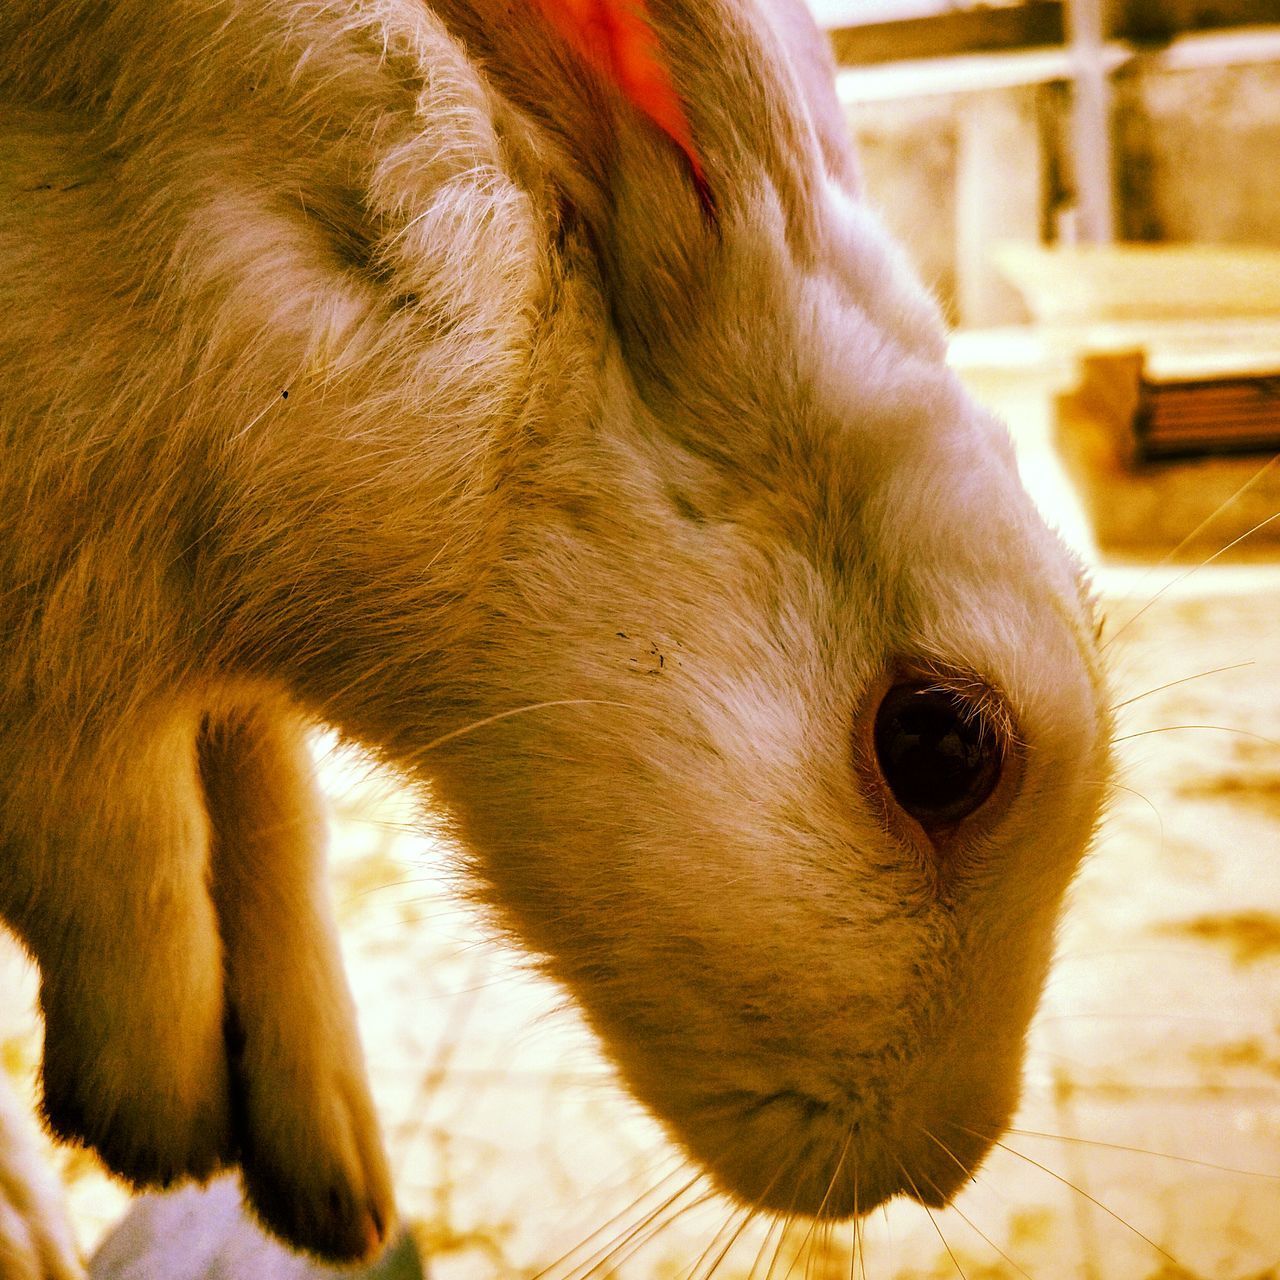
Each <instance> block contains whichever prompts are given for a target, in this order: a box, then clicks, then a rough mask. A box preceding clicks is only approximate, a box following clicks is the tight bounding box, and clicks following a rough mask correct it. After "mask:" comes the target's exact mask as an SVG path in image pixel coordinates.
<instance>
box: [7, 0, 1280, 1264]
mask: <svg viewBox="0 0 1280 1280" xmlns="http://www.w3.org/2000/svg"><path fill="white" fill-rule="evenodd" d="M814 3H815V12H816V13H817V16H818V18H819V20H820V22H821V23H822V24H823V25H824V26H825V27H827V28H829V29H830V32H831V37H832V41H833V45H834V48H835V50H836V55H837V60H838V62H839V65H840V72H839V83H838V87H839V93H840V97H841V101H842V103H843V104H844V106H845V108H846V111H847V113H848V119H849V124H850V128H851V130H852V132H853V134H854V136H855V138H856V140H857V143H858V146H859V148H860V151H861V154H862V158H863V165H864V172H865V179H866V186H867V190H868V197H869V199H870V200H871V201H872V202H873V203H874V204H875V205H876V206H877V207H878V208H879V209H880V210H881V211H882V213H883V216H884V218H885V220H886V221H887V223H888V224H889V225H890V227H891V228H892V229H893V230H894V232H895V233H896V234H897V235H898V236H899V237H900V238H901V239H902V241H903V242H904V243H905V244H906V246H907V248H908V251H909V252H910V254H911V255H912V256H913V258H914V260H915V262H916V264H917V266H918V267H919V269H920V271H921V273H922V274H923V275H924V277H925V279H926V280H927V281H928V283H929V284H930V285H931V287H932V288H933V289H934V290H935V291H936V293H937V295H938V297H939V298H940V299H941V301H942V303H943V306H944V307H945V309H946V311H947V313H948V316H949V318H950V320H951V321H952V323H953V324H954V325H955V326H956V333H955V337H954V340H953V344H952V359H953V361H954V363H955V365H956V367H957V369H958V370H959V371H960V372H961V374H962V376H963V377H964V378H965V379H966V380H967V381H968V382H969V383H970V385H971V386H972V387H973V389H974V390H975V392H976V393H977V394H978V395H979V396H980V397H982V398H984V399H986V400H987V401H989V402H990V403H991V404H992V405H994V406H995V407H996V408H997V409H998V410H999V411H1000V412H1001V413H1002V414H1003V415H1004V417H1005V418H1006V420H1007V421H1008V422H1009V424H1010V427H1011V430H1012V431H1013V434H1014V437H1015V440H1016V442H1017V445H1018V449H1019V453H1020V457H1021V460H1022V465H1023V469H1024V473H1025V476H1026V479H1027V483H1028V486H1029V487H1030V488H1031V490H1032V492H1033V494H1034V495H1035V497H1036V498H1037V500H1038V501H1039V502H1040V503H1041V505H1042V507H1043V508H1044V509H1045V511H1046V512H1047V514H1048V515H1049V518H1050V519H1051V521H1053V522H1054V523H1055V524H1056V525H1057V526H1058V527H1059V528H1060V529H1061V530H1062V531H1063V534H1064V536H1065V537H1066V538H1067V539H1068V541H1070V542H1071V543H1072V544H1073V545H1074V546H1075V547H1076V548H1077V549H1078V550H1079V552H1080V554H1081V555H1082V556H1083V557H1084V558H1085V559H1086V560H1087V561H1088V562H1089V564H1090V565H1091V567H1092V569H1093V571H1094V574H1095V580H1096V584H1097V588H1098V591H1099V593H1100V595H1101V597H1102V600H1103V605H1104V612H1105V614H1106V618H1107V626H1106V633H1105V641H1106V644H1107V653H1108V657H1109V659H1110V663H1111V667H1112V670H1113V676H1114V687H1115V690H1116V702H1117V704H1118V708H1119V711H1118V715H1119V721H1120V726H1121V727H1120V730H1119V733H1120V736H1121V744H1120V747H1121V760H1122V774H1121V779H1120V781H1121V786H1120V789H1119V790H1118V792H1117V796H1116V801H1115V804H1114V806H1113V808H1112V811H1111V813H1110V815H1109V817H1108V819H1107V821H1106V823H1105V826H1104V829H1103V831H1102V833H1101V835H1100V837H1099V839H1098V842H1097V845H1096V848H1095V851H1094V852H1093V854H1092V855H1091V856H1090V858H1089V859H1088V860H1087V862H1086V864H1085V866H1084V869H1083V871H1082V874H1081V876H1080V878H1079V881H1078V883H1077V885H1076V887H1075V891H1074V894H1073V900H1072V908H1071V911H1070V914H1069V916H1068V919H1067V922H1066V924H1065V926H1064V928H1063V930H1062V935H1061V945H1060V956H1059V960H1058V963H1057V966H1056V969H1055V972H1054V975H1053V977H1052V979H1051V981H1050V984H1049V988H1048V991H1047V994H1046V999H1045V1003H1044V1007H1043V1009H1042V1012H1041V1015H1040V1016H1039V1018H1038V1020H1037V1023H1036V1026H1035V1029H1034V1034H1033V1038H1032V1048H1031V1054H1030V1058H1029V1063H1028V1078H1027V1091H1026V1102H1025V1105H1024V1107H1023V1110H1022V1113H1021V1114H1020V1115H1019V1117H1018V1119H1017V1121H1016V1123H1015V1127H1014V1131H1013V1132H1012V1133H1011V1135H1010V1136H1009V1137H1008V1139H1007V1141H1006V1148H1007V1149H997V1150H996V1151H995V1152H994V1153H993V1155H992V1157H991V1159H990V1160H989V1162H988V1163H987V1165H986V1166H985V1167H984V1169H983V1170H982V1171H981V1173H980V1175H979V1176H978V1178H977V1179H976V1181H975V1183H974V1184H973V1185H972V1186H971V1187H970V1188H969V1189H968V1190H966V1191H965V1193H964V1194H963V1195H962V1196H961V1198H960V1199H959V1201H958V1202H957V1204H956V1205H955V1207H954V1208H952V1209H948V1210H946V1211H944V1212H940V1213H934V1214H932V1215H930V1214H928V1213H927V1212H926V1211H925V1210H924V1209H922V1208H920V1207H919V1206H916V1205H909V1204H895V1205H891V1206H890V1207H889V1208H888V1210H887V1211H886V1212H882V1213H877V1214H875V1215H873V1217H872V1218H871V1219H869V1220H868V1221H867V1222H866V1223H864V1224H863V1226H862V1227H861V1229H860V1231H859V1233H858V1239H857V1240H856V1242H855V1235H854V1231H853V1229H852V1228H850V1227H844V1228H840V1229H837V1230H835V1231H832V1232H824V1233H818V1234H817V1235H810V1234H809V1233H807V1232H806V1231H805V1230H804V1229H803V1228H801V1229H793V1230H792V1232H791V1233H790V1234H789V1235H788V1236H787V1237H786V1238H781V1237H780V1235H779V1232H778V1231H777V1229H776V1228H774V1227H773V1226H772V1225H771V1224H770V1223H769V1222H768V1221H761V1222H750V1223H746V1222H744V1221H743V1219H742V1218H741V1217H740V1216H738V1215H735V1214H734V1213H733V1211H732V1209H731V1206H729V1205H727V1204H726V1203H723V1202H721V1201H719V1200H717V1199H716V1198H715V1197H713V1196H708V1194H707V1192H706V1188H705V1187H704V1186H703V1185H702V1184H700V1183H697V1182H690V1176H691V1175H690V1173H689V1171H687V1170H685V1169H684V1168H683V1166H682V1165H681V1163H680V1161H679V1158H678V1156H677V1155H676V1154H675V1153H674V1152H673V1151H672V1150H671V1149H670V1148H669V1147H668V1146H667V1145H666V1143H665V1141H664V1139H663V1137H662V1135H661V1134H660V1132H659V1131H658V1130H657V1129H656V1127H655V1126H654V1125H653V1124H652V1123H651V1122H650V1121H649V1120H647V1118H646V1117H645V1116H643V1115H642V1114H641V1113H640V1112H639V1111H638V1110H637V1109H636V1108H635V1107H634V1106H633V1105H632V1104H631V1103H629V1102H628V1101H627V1100H626V1099H625V1097H624V1096H623V1095H622V1094H621V1093H620V1092H619V1091H618V1090H617V1088H616V1087H615V1085H614V1083H613V1080H612V1076H611V1073H610V1071H609V1069H608V1067H607V1066H606V1065H605V1064H604V1063H603V1062H602V1060H601V1059H600V1057H599V1055H598V1053H597V1051H596V1049H595V1046H594V1045H593V1043H592V1041H591V1038H590V1036H589V1035H588V1034H587V1033H586V1031H585V1030H584V1029H583V1028H582V1027H581V1026H580V1025H579V1023H578V1022H577V1020H576V1018H575V1016H574V1014H573V1012H572V1010H571V1009H570V1008H568V1007H567V1006H566V1002H565V999H564V997H563V995H562V993H560V992H559V991H557V990H555V989H553V988H551V987H550V986H548V985H547V984H545V983H544V982H542V981H541V980H540V979H538V978H536V977H535V976H534V975H532V974H531V973H530V972H529V971H528V970H527V967H526V966H525V964H524V962H523V961H522V960H521V958H520V957H519V956H516V955H513V954H512V953H511V952H509V951H508V950H506V949H504V948H503V947H501V946H499V945H497V944H496V943H494V942H493V941H492V939H491V938H490V937H489V935H488V934H487V932H486V930H485V928H484V925H483V922H482V921H480V920H478V919H476V917H475V916H474V915H473V914H472V913H471V912H470V911H469V910H468V909H467V908H466V907H465V906H464V905H462V904H461V900H460V897H459V895H458V894H457V893H456V892H455V890H456V886H455V885H454V884H453V883H452V882H451V872H450V863H449V858H448V852H447V849H445V848H444V847H443V846H442V844H441V842H440V840H439V839H438V838H437V837H436V836H435V835H433V833H432V832H431V830H430V828H429V825H424V821H423V818H422V815H421V814H420V813H417V812H415V810H414V808H413V805H412V803H411V802H410V800H409V799H408V798H407V797H406V796H405V795H404V794H403V793H402V792H401V791H400V790H399V789H398V788H397V785H396V782H395V780H394V779H391V778H387V777H385V776H383V775H380V774H378V773H377V772H376V771H374V770H373V769H371V768H370V766H369V765H368V764H367V763H366V762H364V761H362V760H361V759H360V758H359V757H358V756H356V755H354V754H352V753H350V752H349V751H345V750H339V748H338V747H337V745H336V744H335V743H334V742H333V741H332V740H330V739H328V738H324V737H320V738H318V739H317V742H316V749H317V754H318V757H319V758H320V760H321V768H322V774H323V778H324V782H325V787H326V790H327V792H328V794H329V796H330V797H331V801H332V805H333V819H334V851H333V852H334V857H333V862H334V892H335V894H336V897H337V901H338V904H339V912H340V916H341V919H342V923H343V927H344V941H345V947H346V952H347V956H348V960H349V963H350V970H351V975H352V981H353V985H354V986H355V988H356V995H357V1000H358V1004H359V1007H360V1011H361V1017H362V1024H363V1030H364V1035H365V1043H366V1046H367V1052H368V1058H369V1062H370V1067H371V1071H372V1074H373V1078H374V1085H375V1091H376V1093H377V1096H378V1100H379V1104H380V1108H381V1114H382V1117H383V1122H384V1125H385V1127H386V1130H387V1134H388V1139H389V1142H390V1146H391V1149H392V1158H393V1166H394V1169H395V1174H396V1178H397V1185H398V1187H399V1191H400V1197H401V1203H402V1207H403V1210H404V1212H405V1214H406V1215H407V1216H408V1217H410V1218H411V1219H412V1220H413V1221H414V1224H415V1230H416V1231H417V1232H418V1234H419V1237H420V1239H421V1241H422V1243H423V1244H424V1246H425V1248H426V1251H427V1253H428V1254H429V1256H430V1257H431V1260H432V1261H431V1271H432V1274H433V1276H435V1277H437V1280H464V1278H470V1277H477V1278H479V1277H485V1278H491V1277H533V1276H537V1275H542V1274H546V1275H547V1276H548V1277H549V1278H550V1280H577V1278H579V1277H585V1276H587V1275H596V1276H611V1277H624V1276H625V1277H636V1278H644V1280H657V1278H663V1280H675V1278H677V1277H688V1280H698V1278H699V1277H705V1276H707V1275H709V1274H711V1273H712V1272H713V1271H714V1273H715V1274H716V1275H718V1276H721V1277H726V1278H728V1280H746V1278H747V1277H751V1278H752V1280H764V1278H765V1277H766V1276H770V1277H774V1278H775V1280H781V1277H783V1276H784V1275H801V1274H803V1275H804V1276H805V1277H807V1278H810V1280H812V1278H814V1277H819V1278H822V1280H826V1278H828V1277H836V1276H839V1277H850V1278H852V1277H855V1276H863V1275H866V1276H870V1277H875V1278H877V1280H880V1278H883V1280H892V1278H895V1277H944V1276H956V1275H960V1276H964V1277H968V1278H969V1280H974V1278H975V1277H986V1278H990V1277H1005V1276H1008V1277H1013V1276H1035V1277H1064V1278H1067V1277H1069V1278H1075V1277H1080V1278H1081V1280H1113V1278H1116V1277H1126V1278H1128V1277H1150V1278H1152V1280H1155V1278H1156V1277H1161V1278H1162V1280H1174V1278H1175V1277H1177V1278H1190V1277H1206V1278H1209V1277H1211V1278H1214V1280H1226V1278H1231V1280H1264V1278H1265V1277H1280V643H1278V642H1280V566H1278V565H1277V542H1276V539H1277V537H1280V519H1277V518H1276V517H1277V515H1278V514H1280V462H1276V461H1273V459H1275V457H1276V454H1277V452H1278V451H1280V4H1278V3H1277V0H1110V2H1109V3H1108V2H1107V0H1066V2H1065V3H1063V2H1060V0H1026V2H1024V3H1016V2H1015V3H990V4H968V3H964V2H963V0H957V2H955V3H947V2H945V0H843V2H841V0H823V2H821V3H819V0H814ZM0 968H3V969H4V971H5V972H4V973H3V974H0V982H3V983H4V984H5V986H4V989H5V990H6V992H10V991H17V992H21V993H23V997H24V998H23V999H20V1000H17V1001H15V1002H13V1003H12V1004H10V1005H9V1006H7V1007H6V1008H5V1009H4V1011H3V1016H2V1017H0V1053H2V1061H3V1065H4V1067H5V1068H6V1069H7V1070H8V1071H9V1072H10V1073H11V1075H12V1076H13V1077H14V1079H15V1080H16V1081H17V1082H18V1084H19V1086H20V1087H22V1088H24V1089H27V1090H30V1089H31V1087H32V1072H33V1069H34V1065H35V1063H36V1061H37V1059H38V1048H39V1029H38V1025H37V1023H36V1020H35V1018H34V1015H33V1013H32V1010H31V1001H32V998H33V995H34V979H33V976H32V975H31V974H30V972H29V971H27V970H26V969H25V967H24V965H23V963H22V961H21V959H20V958H19V957H18V956H17V955H16V953H13V952H11V951H6V952H5V953H4V954H3V956H0ZM55 1158H56V1159H57V1161H58V1162H59V1165H60V1167H61V1169H62V1171H63V1174H64V1177H65V1180H66V1183H67V1186H68V1188H69V1193H70V1196H71V1200H72V1206H73V1212H74V1215H75V1219H76V1226H77V1230H78V1231H79V1233H80V1239H81V1243H82V1244H83V1246H84V1247H85V1248H86V1250H88V1249H91V1248H92V1246H93V1245H94V1243H95V1241H96V1240H97V1239H98V1238H99V1237H100V1235H101V1233H102V1232H103V1231H104V1229H105V1228H106V1227H107V1226H108V1225H109V1224H110V1223H111V1222H112V1221H114V1220H115V1219H116V1218H117V1217H118V1216H119V1214H120V1213H121V1212H122V1211H123V1209H124V1206H125V1200H126V1197H125V1196H124V1194H123V1192H122V1191H121V1190H120V1189H119V1188H118V1187H117V1186H115V1185H114V1184H112V1183H111V1182H110V1181H109V1180H108V1179H106V1178H105V1177H104V1176H103V1175H102V1174H101V1172H100V1171H99V1169H98V1167H97V1166H96V1164H95V1162H94V1161H93V1159H92V1158H91V1157H89V1156H87V1155H85V1154H83V1153H75V1152H71V1153H68V1152H60V1153H58V1154H57V1155H56V1157H55ZM855 1243H856V1245H857V1256H856V1257H855Z"/></svg>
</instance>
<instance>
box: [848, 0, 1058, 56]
mask: <svg viewBox="0 0 1280 1280" xmlns="http://www.w3.org/2000/svg"><path fill="white" fill-rule="evenodd" d="M831 42H832V46H833V47H835V50H836V61H837V63H838V64H840V65H841V67H865V65H869V64H872V63H891V61H901V60H904V59H913V58H945V56H947V55H950V54H975V52H1000V51H1002V50H1007V49H1028V47H1032V46H1036V45H1060V44H1062V5H1061V3H1060V0H1028V3H1027V4H1019V5H1012V6H1007V8H1001V9H956V10H954V12H952V13H947V14H943V15H941V17H937V18H909V19H906V20H905V22H877V23H872V24H869V26H865V27H840V28H837V29H835V31H832V32H831Z"/></svg>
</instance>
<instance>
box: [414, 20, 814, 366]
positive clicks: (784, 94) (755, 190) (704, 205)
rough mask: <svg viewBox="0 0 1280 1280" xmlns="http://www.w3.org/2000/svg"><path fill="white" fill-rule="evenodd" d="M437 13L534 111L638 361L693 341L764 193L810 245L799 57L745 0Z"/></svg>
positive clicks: (505, 97) (792, 235)
mask: <svg viewBox="0 0 1280 1280" xmlns="http://www.w3.org/2000/svg"><path fill="white" fill-rule="evenodd" d="M787 2H789V3H794V2H798V0H787ZM432 10H433V12H435V13H436V14H437V15H438V16H439V17H440V18H441V19H442V20H443V21H444V22H445V23H446V25H447V26H448V27H449V29H450V31H451V32H452V33H453V35H454V36H455V38H457V39H458V40H459V41H460V42H461V43H462V44H463V46H464V47H465V48H466V49H467V51H468V54H469V55H470V57H471V58H472V60H473V61H474V63H475V64H476V66H477V67H479V68H480V69H481V71H482V73H483V75H484V76H485V79H486V80H487V82H488V83H489V85H490V87H491V89H492V90H493V92H494V93H495V95H496V97H497V98H499V99H500V100H502V101H503V102H505V103H507V104H509V105H510V106H512V107H514V108H516V109H517V110H518V111H519V112H520V114H521V115H522V116H523V117H524V118H525V119H526V120H528V121H530V122H532V124H533V126H534V127H535V129H536V131H537V134H538V136H539V138H540V139H541V141H542V144H543V153H544V158H545V163H546V165H547V167H548V170H549V174H550V177H551V179H552V180H553V181H554V182H555V184H556V185H558V186H559V187H560V188H561V190H562V191H563V192H564V194H565V196H566V198H567V200H568V202H569V203H570V204H571V205H572V206H573V207H574V208H575V209H576V210H577V211H578V214H579V215H580V216H581V217H582V219H583V220H584V221H585V223H586V224H587V225H588V226H589V227H590V228H591V232H592V238H593V241H594V243H595V245H596V248H597V253H598V257H599V261H600V265H601V270H602V274H603V280H604V287H605V289H606V291H607V293H608V296H609V304H610V308H611V314H612V315H613V317H614V320H615V322H616V323H617V325H618V329H619V333H620V335H621V337H622V340H623V342H624V344H625V345H626V347H627V348H628V350H629V351H630V352H631V353H632V354H633V355H635V356H637V357H639V358H640V359H642V360H644V362H645V363H646V364H648V365H651V366H652V365H656V364H657V363H658V362H661V361H662V360H664V359H665V358H666V357H667V356H668V355H669V353H670V351H671V349H672V347H673V345H678V344H679V343H680V342H681V339H685V340H695V341H696V333H697V330H698V326H699V322H700V316H701V311H702V300H703V299H704V298H706V297H707V296H708V292H709V291H710V290H711V289H712V288H713V285H714V280H713V274H714V273H713V270H712V265H713V264H714V262H715V261H716V258H717V253H718V249H719V243H720V240H721V238H722V235H728V234H731V230H730V229H731V227H732V226H733V225H734V224H737V223H740V222H745V223H754V222H756V221H758V219H757V216H756V213H755V210H754V207H753V206H754V204H755V202H757V201H758V200H759V198H760V195H761V192H762V190H765V189H766V188H767V189H768V190H769V191H770V192H771V194H772V197H773V198H774V205H775V207H776V208H777V209H779V210H781V216H782V219H783V221H784V223H785V228H784V234H785V236H786V237H787V240H788V242H789V243H790V246H791V248H792V249H793V250H794V251H795V252H797V253H798V254H799V255H800V256H804V254H805V253H806V252H807V251H808V249H809V247H810V246H812V244H813V242H814V236H815V234H816V233H815V226H816V219H815V213H814V210H815V206H816V204H817V194H816V188H817V185H818V182H819V180H820V179H821V176H822V170H823V159H822V149H821V147H820V146H819V144H818V140H817V135H816V133H815V128H814V123H813V119H812V116H811V113H810V111H809V109H808V107H807V105H806V104H805V102H804V99H803V94H802V93H801V92H800V90H799V88H798V86H797V73H796V70H795V65H794V64H795V60H794V58H793V57H792V55H791V54H790V53H789V52H788V50H787V49H786V47H785V45H784V42H783V40H782V39H780V33H779V32H777V31H775V30H774V28H773V26H772V24H771V23H772V20H771V19H770V18H769V17H766V15H765V14H764V13H763V12H761V11H760V10H759V9H758V8H757V6H756V4H755V3H754V0H645V3H644V4H643V5H638V4H637V0H432ZM624 11H625V12H626V13H627V14H628V15H629V16H628V19H627V21H626V22H623V21H622V20H620V19H619V17H618V15H619V14H620V13H622V12H624ZM602 15H608V16H602ZM609 24H612V25H609ZM637 50H638V51H639V54H640V57H639V65H638V67H637V66H636V65H634V64H632V63H628V62H627V60H628V58H632V59H634V58H635V57H636V54H637ZM623 64H626V66H625V67H624V65H623ZM713 210H714V212H713Z"/></svg>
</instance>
